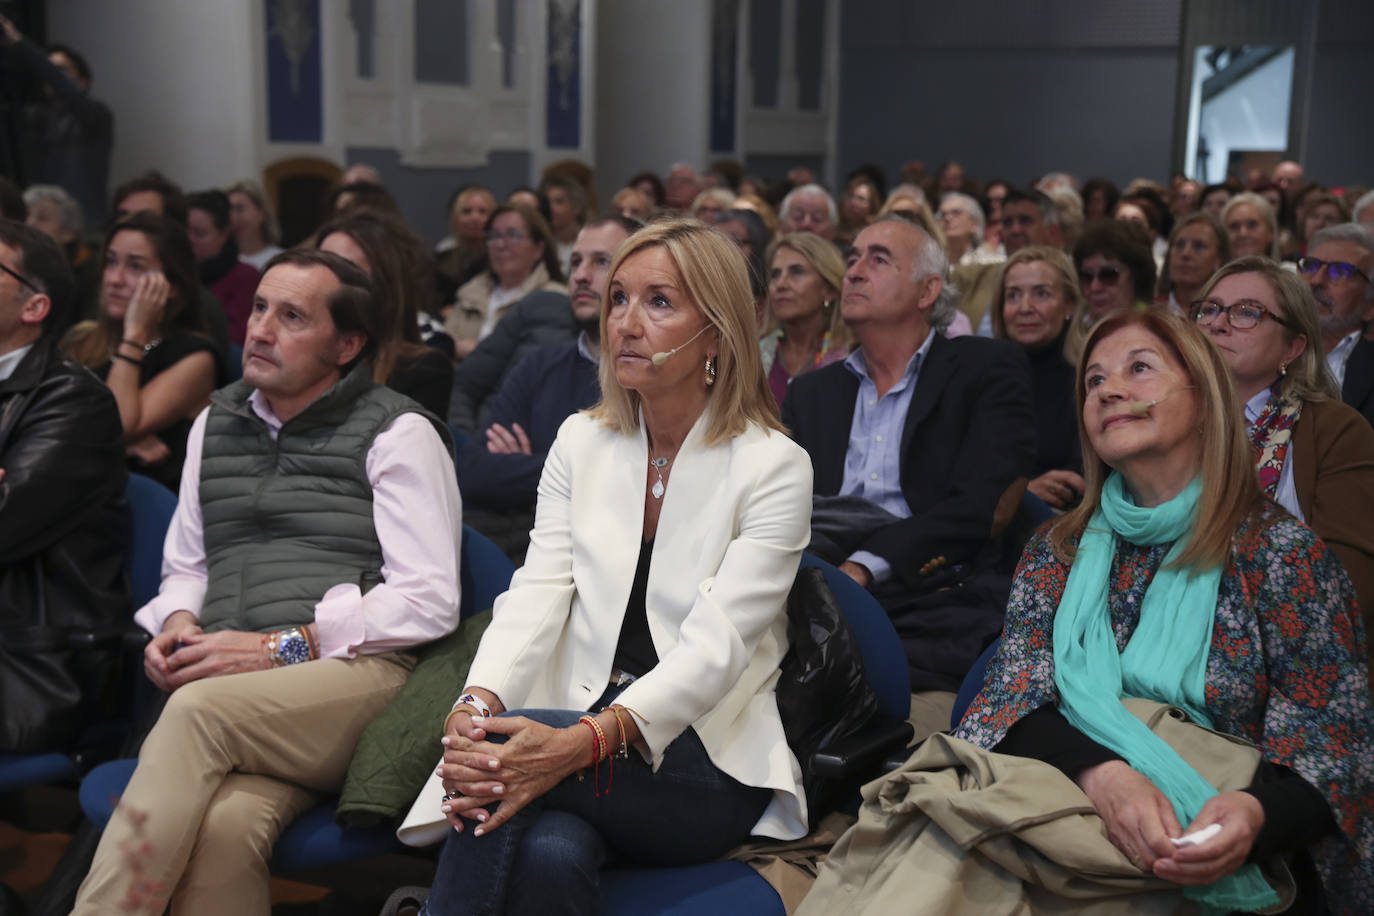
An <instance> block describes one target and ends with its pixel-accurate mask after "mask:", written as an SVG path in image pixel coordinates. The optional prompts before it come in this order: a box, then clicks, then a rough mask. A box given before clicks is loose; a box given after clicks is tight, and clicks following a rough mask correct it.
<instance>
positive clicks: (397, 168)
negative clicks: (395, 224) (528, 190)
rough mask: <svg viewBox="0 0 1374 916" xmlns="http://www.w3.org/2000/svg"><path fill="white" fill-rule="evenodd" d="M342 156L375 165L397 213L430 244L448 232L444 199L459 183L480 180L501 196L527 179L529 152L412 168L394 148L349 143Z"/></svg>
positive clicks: (498, 152)
mask: <svg viewBox="0 0 1374 916" xmlns="http://www.w3.org/2000/svg"><path fill="white" fill-rule="evenodd" d="M346 158H347V161H348V163H349V164H352V163H354V162H367V163H370V164H371V165H375V166H376V167H377V170H378V171H379V172H381V173H382V181H383V182H384V183H385V184H386V187H387V190H389V191H390V192H391V193H392V194H393V195H394V196H395V197H396V202H397V203H398V204H400V207H401V215H402V216H404V217H405V218H406V221H407V222H409V223H410V225H411V226H412V227H414V229H415V231H416V232H419V233H420V235H421V236H422V237H424V238H425V239H426V240H427V241H428V242H430V243H431V244H433V243H434V242H437V241H439V239H441V238H443V237H444V236H445V235H447V234H448V212H447V205H448V199H449V195H451V194H452V193H453V192H454V191H455V190H456V189H457V188H458V187H459V186H460V185H465V184H484V185H486V186H487V187H489V188H491V189H492V191H493V192H494V193H495V194H496V199H497V200H504V199H505V197H506V194H507V193H508V192H509V191H510V189H511V188H513V187H516V186H517V185H522V184H528V183H529V180H530V154H529V153H528V152H524V151H519V152H516V151H504V150H502V151H497V152H493V153H492V154H491V155H490V156H489V157H488V159H487V165H486V167H485V168H476V169H412V168H409V167H407V166H404V165H402V164H401V162H400V157H399V156H398V155H397V153H396V151H395V150H391V149H380V148H372V147H352V148H350V149H349V150H348V151H347V156H346Z"/></svg>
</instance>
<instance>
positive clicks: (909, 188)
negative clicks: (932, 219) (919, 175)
mask: <svg viewBox="0 0 1374 916" xmlns="http://www.w3.org/2000/svg"><path fill="white" fill-rule="evenodd" d="M902 197H909V198H911V199H913V200H915V201H917V202H918V203H923V204H925V205H926V206H930V204H929V202H928V201H927V200H926V192H925V189H924V188H922V187H921V186H920V185H918V184H912V183H911V182H909V181H904V182H902V183H901V184H899V185H897V187H895V188H893V189H892V190H891V191H889V192H888V194H887V200H885V201H883V206H884V207H890V206H892V203H893V201H895V200H898V199H900V198H902Z"/></svg>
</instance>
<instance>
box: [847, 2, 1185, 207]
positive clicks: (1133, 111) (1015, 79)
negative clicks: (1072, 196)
mask: <svg viewBox="0 0 1374 916" xmlns="http://www.w3.org/2000/svg"><path fill="white" fill-rule="evenodd" d="M847 9H848V7H847V5H846V10H847ZM846 32H847V34H848V29H847V30H846ZM842 68H843V69H842V72H841V78H840V99H841V104H840V123H839V143H838V155H839V163H838V164H839V172H840V174H844V173H845V172H847V171H848V170H849V169H850V168H852V167H853V166H854V165H855V164H856V163H858V162H861V161H865V160H873V161H876V162H878V163H879V164H881V165H883V166H884V167H885V168H887V169H888V174H889V175H890V176H892V177H893V179H894V180H895V176H896V175H897V173H898V171H899V170H900V168H901V164H902V163H903V162H904V161H906V160H908V159H913V158H919V159H923V160H924V161H925V163H926V165H927V167H928V168H930V169H932V170H933V169H934V168H935V167H936V165H937V164H938V163H939V162H940V161H941V160H944V159H949V158H954V159H958V160H959V161H961V162H963V163H964V164H965V166H966V168H967V169H968V172H969V174H970V175H972V176H976V177H982V178H988V177H992V176H994V175H1000V176H1004V177H1007V178H1010V179H1011V180H1013V181H1016V182H1018V183H1020V182H1026V181H1028V180H1029V179H1031V178H1033V177H1035V176H1038V175H1041V174H1043V173H1045V172H1047V171H1051V170H1054V169H1063V170H1067V171H1069V172H1072V173H1074V174H1076V175H1079V176H1081V177H1087V176H1090V175H1098V174H1102V175H1106V176H1107V177H1109V178H1112V179H1114V180H1116V181H1118V182H1124V181H1129V180H1130V179H1131V178H1135V177H1137V176H1148V177H1152V178H1156V179H1162V178H1165V177H1167V175H1168V173H1169V157H1170V150H1171V146H1172V139H1173V112H1174V97H1175V89H1176V81H1177V70H1178V52H1177V49H1176V48H1148V49H1135V50H1126V49H1114V50H1112V49H1096V50H1075V51H1065V50H1053V49H1032V48H1005V49H997V50H978V51H968V50H939V49H923V50H920V51H919V52H918V53H913V51H911V50H909V49H902V50H898V49H887V48H882V49H878V48H866V49H863V51H862V52H861V53H860V52H857V51H856V49H854V48H852V47H850V48H847V51H846V53H845V54H844V55H843V61H842Z"/></svg>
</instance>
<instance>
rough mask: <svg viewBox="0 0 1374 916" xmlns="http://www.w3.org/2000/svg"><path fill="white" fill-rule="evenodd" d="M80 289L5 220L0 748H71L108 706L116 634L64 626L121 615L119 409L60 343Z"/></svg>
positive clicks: (95, 624) (49, 246)
mask: <svg viewBox="0 0 1374 916" xmlns="http://www.w3.org/2000/svg"><path fill="white" fill-rule="evenodd" d="M75 291H76V281H75V280H74V279H73V278H72V272H71V268H70V267H69V266H68V265H67V258H66V255H64V254H63V253H62V251H61V249H59V248H58V247H57V244H56V243H55V242H53V240H52V239H50V238H48V237H47V236H46V235H44V234H43V233H42V232H40V231H39V230H37V229H34V228H32V227H30V226H25V225H24V224H23V223H19V222H15V221H13V220H0V609H3V611H0V626H3V629H4V631H5V636H4V639H3V640H2V641H0V647H2V648H3V651H0V751H19V752H26V753H27V752H34V751H62V750H66V749H67V745H68V743H69V742H70V741H71V739H73V738H74V737H76V735H77V734H78V731H79V729H81V728H82V727H83V726H85V725H88V724H93V723H94V722H96V721H98V720H99V719H100V718H101V717H102V716H103V715H104V714H106V713H108V712H109V710H108V709H107V708H105V707H104V706H103V705H102V699H103V698H104V697H105V696H106V695H108V694H109V692H110V691H109V690H108V689H107V688H109V687H112V686H113V683H114V681H113V675H114V673H115V661H116V654H117V651H118V650H117V646H110V645H108V644H103V645H102V644H99V643H98V644H97V646H96V647H92V648H79V647H76V646H73V647H71V648H69V647H68V644H67V641H66V640H65V639H61V637H62V634H63V632H64V631H66V632H70V633H72V634H74V635H75V634H92V633H94V634H100V633H113V632H117V631H118V630H119V629H122V627H123V625H124V623H125V621H126V620H127V619H128V614H129V590H128V585H127V583H126V581H125V576H124V551H125V547H126V545H125V541H126V538H125V537H124V535H123V532H124V531H125V530H126V525H127V518H126V514H125V513H126V511H127V509H126V506H125V501H124V487H125V485H126V483H127V482H128V473H127V471H126V465H125V462H124V432H123V427H122V426H121V425H120V422H119V409H118V406H117V405H116V404H115V400H114V396H113V395H112V394H110V390H109V389H108V388H106V387H105V385H103V384H101V382H100V380H99V379H97V378H96V377H95V376H94V375H92V374H91V373H90V372H88V371H86V370H85V369H84V368H82V367H81V366H79V365H77V364H76V363H74V362H71V361H69V360H66V359H63V358H62V356H61V355H60V354H59V353H58V351H57V345H56V339H55V338H56V336H57V331H56V330H55V329H56V328H58V327H60V326H61V325H62V323H63V322H62V320H61V319H62V316H63V315H64V313H65V312H66V311H67V310H68V309H70V308H71V307H72V303H73V300H74V297H75ZM54 638H59V639H61V642H60V644H58V645H43V643H44V642H45V641H46V642H51V641H52V640H53V639H54Z"/></svg>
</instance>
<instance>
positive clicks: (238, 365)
mask: <svg viewBox="0 0 1374 916" xmlns="http://www.w3.org/2000/svg"><path fill="white" fill-rule="evenodd" d="M224 377H225V384H226V385H227V384H229V383H230V382H237V381H238V380H239V379H241V378H243V344H230V345H229V365H228V366H226V367H225V375H224Z"/></svg>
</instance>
